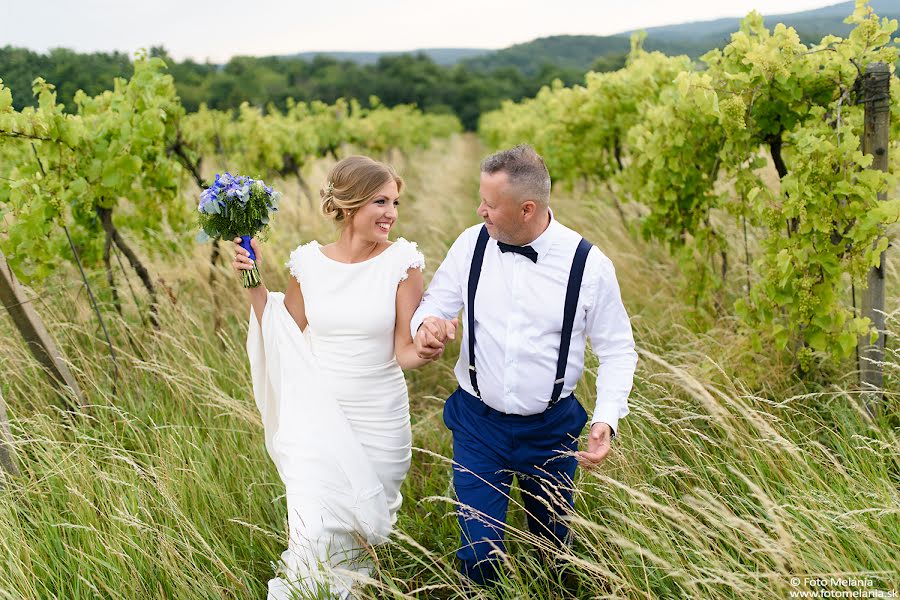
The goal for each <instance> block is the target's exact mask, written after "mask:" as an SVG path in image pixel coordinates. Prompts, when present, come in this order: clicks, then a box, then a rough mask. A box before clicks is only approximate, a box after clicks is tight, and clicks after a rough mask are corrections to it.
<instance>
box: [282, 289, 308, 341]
mask: <svg viewBox="0 0 900 600" xmlns="http://www.w3.org/2000/svg"><path fill="white" fill-rule="evenodd" d="M284 307H285V308H286V309H287V310H288V312H289V313H291V316H292V317H294V321H295V322H296V323H297V327H299V328H300V331H303V330H304V329H306V326H307V325H308V324H309V322H308V321H307V320H306V305H305V304H304V303H303V292H302V291H301V290H300V283H299V282H298V281H297V280H296V279H294V278H293V277H291V278H290V279H289V280H288V284H287V289H286V290H285V291H284Z"/></svg>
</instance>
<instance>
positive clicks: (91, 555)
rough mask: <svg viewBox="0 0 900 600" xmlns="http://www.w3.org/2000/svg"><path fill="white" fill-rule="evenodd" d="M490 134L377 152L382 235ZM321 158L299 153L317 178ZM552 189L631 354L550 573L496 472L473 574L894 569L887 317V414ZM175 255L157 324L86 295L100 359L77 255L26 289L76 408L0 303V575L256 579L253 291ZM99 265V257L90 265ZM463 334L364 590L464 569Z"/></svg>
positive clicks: (527, 581)
mask: <svg viewBox="0 0 900 600" xmlns="http://www.w3.org/2000/svg"><path fill="white" fill-rule="evenodd" d="M483 151H484V150H483V148H481V147H480V146H479V145H478V143H477V141H475V140H474V139H472V138H469V137H458V138H455V139H453V140H450V141H446V142H440V143H437V144H436V146H435V147H434V148H432V149H431V150H427V151H423V152H421V153H418V154H416V155H413V156H411V157H400V156H397V157H395V162H396V163H397V164H398V166H399V168H400V170H401V172H402V174H403V175H404V176H405V178H406V180H407V184H408V191H407V192H405V193H404V195H403V198H402V200H401V202H402V205H401V220H400V222H399V224H398V227H397V229H398V235H402V236H404V237H406V238H407V239H410V240H413V241H417V242H418V243H419V245H420V247H421V248H422V250H423V251H424V252H425V254H426V258H427V261H428V269H427V270H428V274H429V276H430V274H431V273H433V271H434V269H435V268H436V267H437V265H438V264H439V263H440V260H441V258H442V257H443V255H444V252H446V249H447V247H448V246H449V244H450V243H451V242H452V240H453V239H454V238H455V237H456V235H457V234H458V233H459V231H461V230H462V228H463V227H465V226H466V225H469V224H472V223H475V222H476V221H477V217H476V216H475V213H474V209H475V206H476V204H477V181H478V178H477V171H478V160H479V158H480V156H481V154H482V153H483ZM327 168H328V164H325V163H322V164H318V165H316V166H315V172H314V173H313V174H312V181H317V180H319V179H321V177H322V176H324V173H325V171H326V169H327ZM285 187H287V186H286V184H285ZM284 206H285V207H284V212H283V213H282V214H280V215H279V218H278V220H277V222H276V223H275V230H274V232H273V234H272V236H271V238H270V239H269V240H268V242H267V243H266V245H265V249H264V254H263V261H262V265H261V268H262V275H263V278H264V280H265V281H266V283H267V284H268V285H269V287H270V289H283V285H284V282H285V281H286V278H287V276H288V274H287V272H286V270H285V269H284V268H283V266H282V265H283V262H284V260H286V258H287V254H288V252H289V250H290V249H292V248H293V247H294V246H296V245H297V244H298V243H300V242H301V241H306V240H308V239H311V238H313V237H314V238H317V239H319V240H320V241H323V243H324V241H325V240H330V239H332V238H333V236H334V233H333V231H332V230H331V229H330V227H329V226H328V225H327V224H326V223H325V222H324V221H323V220H322V219H321V218H319V217H317V216H316V215H315V214H313V213H312V212H311V211H310V209H309V207H308V205H306V203H305V201H297V202H285V203H284ZM553 206H554V211H555V214H556V216H557V218H559V219H560V220H561V221H563V222H564V223H566V224H568V225H570V226H573V227H574V228H576V229H578V230H580V231H582V232H583V233H584V234H585V235H586V236H587V237H588V238H589V239H590V240H591V241H593V242H594V243H596V244H597V245H598V246H599V247H600V248H601V249H602V250H603V251H604V252H605V253H606V254H607V255H609V256H610V257H611V258H612V260H613V262H614V263H615V265H616V269H617V275H618V279H619V282H620V284H621V287H622V292H623V296H624V299H625V304H626V307H627V308H628V310H629V312H630V314H631V316H632V320H633V325H634V329H635V336H636V339H637V343H638V347H639V351H640V355H641V362H640V364H639V366H638V372H637V375H636V379H635V388H634V392H633V394H632V397H631V401H630V402H631V409H632V413H631V415H630V416H628V417H627V418H626V419H624V420H623V421H622V424H621V428H620V436H619V438H618V439H617V441H616V446H615V449H614V452H613V453H612V455H611V457H610V458H609V459H608V460H607V462H606V463H605V464H604V465H603V467H602V468H601V469H599V470H596V471H592V472H584V471H580V475H579V477H578V481H577V491H576V510H575V515H574V516H573V520H572V526H573V532H574V539H575V541H574V544H573V546H572V548H571V549H567V550H565V551H559V550H552V549H549V548H548V549H545V550H547V552H548V553H549V554H551V555H553V554H555V555H556V556H555V559H556V560H555V561H554V562H556V563H559V564H562V565H566V566H567V571H568V576H567V577H565V578H563V577H561V576H560V575H559V570H558V569H550V568H547V564H546V561H545V560H544V559H542V558H541V556H542V554H541V553H539V552H537V551H536V548H535V546H536V545H538V546H539V545H540V541H539V540H533V539H531V538H530V535H529V534H528V532H527V529H526V527H525V516H524V513H523V511H522V509H521V506H520V501H519V500H520V498H519V495H518V492H516V491H515V490H514V491H513V497H512V503H511V512H510V528H509V531H508V541H509V544H508V549H509V554H508V556H507V557H506V558H505V565H506V568H505V572H504V581H503V582H502V584H501V585H500V586H498V587H497V588H496V589H494V590H490V591H487V590H477V591H475V592H474V594H476V595H479V596H482V597H489V598H572V597H577V598H605V597H626V598H683V597H691V598H739V597H740V598H745V597H748V596H749V597H755V598H784V597H788V594H789V592H790V591H792V590H793V591H796V590H801V589H806V587H804V585H805V584H803V583H802V582H801V584H800V585H799V586H797V585H793V584H792V583H791V578H792V577H799V578H800V579H801V581H802V579H803V578H804V577H812V576H823V575H824V576H832V575H833V576H838V575H841V576H853V577H857V578H861V579H866V578H870V579H871V580H872V582H873V586H874V587H877V588H880V589H886V590H892V589H893V590H898V589H900V552H898V540H900V494H898V489H900V438H898V429H897V424H898V418H897V417H898V415H897V406H898V399H897V387H896V382H897V377H898V371H900V360H898V357H897V345H896V343H895V342H894V341H893V338H894V336H893V334H892V335H891V336H890V338H889V344H890V347H889V351H888V359H887V362H886V365H885V369H886V375H887V378H886V381H887V387H888V393H887V395H886V406H885V411H884V415H883V417H882V418H881V419H879V420H878V421H877V422H869V421H868V420H867V419H866V418H865V417H864V415H863V414H862V412H861V411H860V410H859V409H858V408H857V407H858V406H859V399H858V397H857V395H856V394H855V392H853V390H852V387H850V386H851V384H852V377H848V378H847V379H846V381H847V382H850V383H848V384H847V385H846V386H843V387H842V386H838V385H834V384H818V385H815V386H813V385H810V384H805V385H804V384H802V383H801V382H799V380H798V379H797V377H796V376H795V374H794V373H793V372H792V370H791V367H790V363H789V361H786V360H784V359H783V358H782V357H780V356H779V355H778V354H777V353H776V352H774V351H771V352H770V351H766V352H758V351H754V350H753V345H752V344H751V343H750V341H749V340H748V339H747V338H746V336H745V335H743V334H742V333H741V332H740V329H739V328H738V327H737V326H736V325H735V323H733V322H732V321H730V320H728V319H724V318H719V319H715V318H713V317H711V316H709V315H706V314H700V313H697V312H696V311H695V310H694V309H693V308H692V307H691V306H686V305H685V304H684V303H683V302H681V301H680V300H679V297H678V290H679V289H680V279H679V276H678V274H677V271H676V270H675V269H674V267H673V266H672V264H671V262H670V261H669V260H668V259H667V257H666V255H665V253H664V252H663V251H662V250H661V249H660V248H657V247H655V246H653V245H649V244H646V243H644V242H642V241H639V240H637V239H635V238H634V237H633V236H632V235H630V234H629V233H628V231H627V230H626V228H624V227H623V226H622V224H621V222H620V221H619V219H618V217H617V216H616V213H615V211H614V210H611V209H610V208H609V207H608V206H607V204H606V203H605V202H604V201H603V199H602V198H595V197H592V196H591V195H590V194H588V193H587V192H585V191H574V192H565V193H558V194H555V195H554V200H553ZM148 251H149V249H148ZM891 253H892V254H891V255H890V256H889V260H892V259H894V260H895V259H896V251H895V250H891ZM188 254H189V256H187V257H186V258H185V259H184V260H180V261H172V262H170V263H168V264H164V263H159V262H158V263H157V264H155V268H154V271H155V272H156V273H157V274H158V275H159V276H160V277H161V278H162V280H163V281H164V283H165V286H166V288H167V289H168V293H165V294H163V298H164V300H163V304H162V306H161V320H162V328H161V330H160V331H159V332H154V331H153V330H148V329H145V328H143V327H141V326H140V325H139V324H140V319H139V316H138V309H139V308H140V307H138V306H134V305H133V303H132V305H131V306H128V307H127V310H126V313H125V316H124V317H119V316H117V315H116V313H115V312H114V311H113V310H112V305H111V304H109V303H108V304H106V305H105V315H106V318H107V319H108V320H109V321H110V326H111V329H112V334H113V337H114V339H115V340H116V348H117V353H118V355H117V356H118V359H117V360H118V378H117V380H115V381H114V378H113V375H112V373H113V371H112V364H111V359H110V358H109V356H108V353H107V350H106V349H105V346H104V344H103V343H102V341H101V337H100V335H99V334H98V331H97V326H96V323H95V321H94V320H93V316H92V315H91V313H90V310H89V307H88V305H87V302H86V300H85V297H84V294H83V293H82V292H81V290H80V289H79V288H80V286H79V285H78V284H77V279H75V278H74V276H70V275H68V274H63V275H61V276H60V278H59V279H58V280H54V281H52V282H50V283H49V284H48V285H47V286H46V287H44V288H42V289H41V290H38V291H37V298H36V300H35V301H36V303H37V304H38V309H39V310H40V312H41V313H42V314H43V315H44V317H45V319H46V320H47V321H48V323H49V325H50V328H51V330H52V331H53V334H54V335H55V337H56V338H57V341H58V342H59V343H60V346H61V347H62V348H63V350H64V352H65V354H66V355H67V357H68V358H69V360H70V361H71V364H72V368H73V370H74V371H75V373H76V375H77V377H78V378H79V381H80V382H81V384H82V386H83V388H84V392H85V396H86V398H87V406H85V407H84V409H83V410H81V411H79V412H78V413H76V414H72V413H69V412H66V411H65V410H63V409H62V408H61V407H62V403H61V401H60V399H59V398H58V396H57V395H56V392H55V391H54V388H53V387H52V386H51V385H50V384H49V383H48V381H47V379H46V378H45V377H44V376H43V374H42V373H40V372H39V370H38V369H37V367H36V366H35V364H34V362H33V361H32V359H31V358H30V356H29V355H28V353H27V351H26V349H25V348H24V347H22V345H21V344H19V343H18V341H17V340H16V337H15V336H14V335H13V333H14V332H13V330H12V328H11V326H10V324H9V323H8V322H7V319H0V336H2V339H4V340H7V341H5V342H4V344H3V346H2V348H0V373H2V382H0V393H2V396H3V398H4V399H5V401H6V404H7V406H8V412H9V418H10V429H11V433H12V438H13V448H14V451H15V454H16V457H17V461H18V464H19V467H20V470H21V471H22V474H21V476H19V477H16V478H11V477H4V479H3V480H2V489H0V598H10V599H12V598H67V599H69V598H71V599H81V598H97V597H109V598H157V597H160V598H162V597H165V598H260V597H263V596H264V594H265V584H266V581H267V580H268V579H269V578H270V577H271V575H272V569H271V564H270V563H271V561H274V560H276V559H277V557H278V555H279V553H280V552H281V551H282V550H283V549H284V547H285V544H286V539H287V538H286V515H285V506H284V497H283V495H282V494H283V489H282V487H281V485H280V482H279V479H278V476H277V473H276V472H275V469H274V468H273V466H272V465H271V463H270V462H269V460H268V457H267V456H266V454H265V450H264V448H263V437H262V430H261V427H260V425H259V418H258V415H257V413H256V408H255V406H254V405H253V400H252V397H251V387H250V380H249V370H248V367H247V361H246V355H245V353H244V348H243V344H244V339H245V335H246V322H247V317H248V313H249V310H248V307H247V304H246V299H245V298H244V297H243V292H242V290H241V289H240V288H239V285H238V284H237V282H236V280H235V277H234V275H233V274H232V273H230V271H229V269H228V268H227V267H224V266H222V267H220V268H219V269H218V271H217V273H216V277H217V280H218V282H217V283H214V284H213V285H210V283H209V279H208V274H209V268H210V267H209V266H208V255H209V249H208V247H197V248H192V249H190V252H189V253H188ZM227 255H228V251H226V256H227ZM889 264H890V263H889ZM888 275H889V293H888V301H889V306H888V309H889V312H890V314H891V317H890V319H889V322H890V326H891V328H892V331H894V332H895V331H897V330H900V327H898V326H897V321H898V314H900V307H898V287H900V286H898V285H897V283H898V278H897V273H896V269H893V268H892V267H891V268H889V270H888ZM103 279H104V277H103V275H102V274H101V273H96V274H95V275H94V278H93V280H94V281H96V282H98V283H97V285H98V287H101V284H100V283H99V282H101V281H103ZM107 300H108V298H107ZM360 301H361V302H362V301H364V299H360ZM140 302H142V300H141V299H138V303H140ZM217 312H218V313H219V316H220V317H221V328H220V330H219V331H218V333H215V332H214V326H213V324H214V321H215V320H216V313H217ZM456 353H457V349H456V348H455V347H453V348H450V349H449V351H448V353H447V356H446V357H445V358H444V359H443V360H442V361H440V362H439V363H436V364H433V365H430V366H428V367H427V368H425V369H422V370H421V371H416V372H411V373H408V374H407V380H408V382H409V386H410V399H411V403H412V414H413V417H412V418H413V437H414V441H413V444H414V446H415V448H416V449H415V451H414V455H413V465H412V469H411V471H410V474H409V477H408V479H407V481H406V483H405V485H404V488H403V493H404V496H405V504H404V506H403V508H402V510H401V513H400V518H399V522H398V530H397V533H396V535H395V536H394V538H393V540H392V542H391V543H390V544H387V545H385V546H382V547H379V548H376V549H375V550H374V555H373V558H374V561H375V564H376V569H375V571H374V572H373V574H372V580H371V581H370V582H369V584H370V585H368V586H367V587H365V588H363V589H362V591H361V594H362V595H363V597H366V598H454V597H459V596H461V595H462V594H463V593H464V590H463V589H462V588H461V587H460V584H459V581H458V578H457V576H456V571H455V566H454V562H453V553H454V552H455V550H456V545H457V535H458V534H457V530H456V520H455V516H454V514H453V511H454V505H453V502H452V500H451V497H452V492H451V490H450V463H449V461H450V456H451V452H450V437H449V433H448V432H447V431H446V430H445V428H444V427H443V424H442V422H441V408H442V403H443V400H444V398H446V396H447V395H448V394H449V393H450V392H451V391H452V389H453V388H454V387H455V381H454V377H453V372H452V366H453V363H454V360H455V356H456ZM596 366H597V363H596V359H594V358H593V357H592V356H590V357H589V358H588V361H587V371H588V372H587V376H586V377H585V378H584V380H583V381H582V382H581V384H580V385H579V388H578V390H577V395H578V397H579V398H580V399H581V400H582V402H583V403H585V404H586V405H588V406H591V405H592V403H593V401H594V400H593V391H592V390H593V378H594V377H595V375H596ZM849 368H850V367H848V369H849ZM807 587H808V586H807Z"/></svg>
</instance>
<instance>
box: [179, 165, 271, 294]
mask: <svg viewBox="0 0 900 600" xmlns="http://www.w3.org/2000/svg"><path fill="white" fill-rule="evenodd" d="M280 198H281V192H276V191H275V190H273V189H272V188H271V187H269V186H267V185H266V184H265V182H263V181H262V180H259V179H251V178H250V177H247V176H243V175H241V176H237V177H235V176H234V175H232V174H231V173H225V174H224V175H222V174H219V173H217V174H216V180H215V181H214V182H213V184H212V185H211V186H209V187H208V188H207V189H205V190H203V192H202V193H201V194H200V205H199V206H198V207H197V210H199V211H200V229H201V230H202V231H201V232H200V235H199V236H198V239H200V240H201V241H204V240H208V239H210V238H216V239H229V240H231V239H234V238H236V237H239V238H241V247H242V248H245V249H246V250H247V251H248V252H249V253H250V260H253V261H255V260H256V253H255V252H253V249H252V248H251V247H250V238H252V237H254V236H256V235H257V234H259V233H260V232H264V231H266V230H267V229H268V227H269V215H270V214H271V213H273V212H275V211H277V210H278V200H279V199H280ZM261 281H262V280H261V279H260V277H259V270H258V269H257V268H256V265H255V264H254V265H253V268H252V269H250V270H248V271H243V272H242V273H241V283H243V285H244V287H245V288H253V287H256V286H258V285H259V284H260V283H261Z"/></svg>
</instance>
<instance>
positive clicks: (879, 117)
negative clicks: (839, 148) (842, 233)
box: [859, 62, 891, 417]
mask: <svg viewBox="0 0 900 600" xmlns="http://www.w3.org/2000/svg"><path fill="white" fill-rule="evenodd" d="M890 85H891V71H890V67H889V66H888V65H887V63H883V62H876V63H871V64H870V65H868V67H867V68H866V71H865V74H864V75H863V76H862V89H863V93H862V97H861V98H860V100H861V101H862V102H863V103H864V104H865V129H864V131H863V136H862V151H863V154H871V155H872V157H873V159H874V160H873V161H872V167H871V168H872V169H877V170H880V171H885V172H887V170H888V145H889V143H890V137H889V129H890V122H891V91H890ZM878 199H879V200H885V199H887V191H884V192H881V193H880V194H878ZM884 261H885V253H884V252H882V253H881V256H879V261H878V265H877V266H875V267H872V268H870V269H869V273H868V284H869V285H868V287H867V288H866V289H865V291H864V293H863V297H862V316H863V317H868V318H869V319H870V320H871V321H872V324H873V326H874V328H875V330H876V331H877V332H878V337H877V339H876V340H875V342H874V343H871V342H870V340H869V338H868V336H863V337H862V338H860V340H859V382H860V385H861V386H862V391H863V402H864V404H865V409H866V412H867V413H868V414H869V415H870V416H873V417H874V416H876V415H877V414H878V412H879V410H880V407H881V404H882V401H883V397H884V371H883V369H882V364H883V363H884V346H885V314H884V271H885V268H884V267H885V265H884Z"/></svg>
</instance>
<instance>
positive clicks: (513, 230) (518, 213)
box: [476, 171, 524, 244]
mask: <svg viewBox="0 0 900 600" xmlns="http://www.w3.org/2000/svg"><path fill="white" fill-rule="evenodd" d="M478 189H479V192H480V193H481V204H479V205H478V210H477V211H476V212H477V213H478V216H479V217H481V218H482V219H483V220H484V224H485V225H486V226H487V230H488V233H489V234H490V235H491V237H492V238H494V239H495V240H497V241H500V242H503V243H505V244H518V243H519V238H520V237H521V233H522V228H523V226H524V218H523V214H522V206H521V202H519V200H518V198H517V197H516V195H515V193H514V192H513V191H512V190H511V189H510V186H509V178H508V175H507V174H506V173H504V172H503V171H498V172H496V173H484V172H482V173H481V185H480V186H479V188H478Z"/></svg>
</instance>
